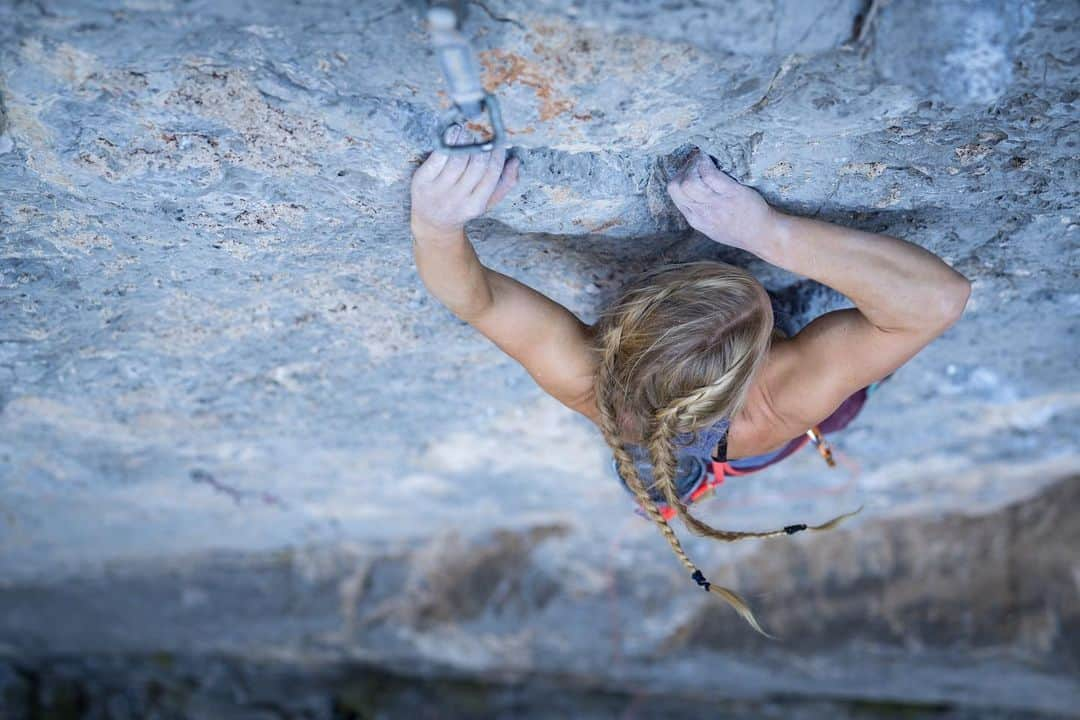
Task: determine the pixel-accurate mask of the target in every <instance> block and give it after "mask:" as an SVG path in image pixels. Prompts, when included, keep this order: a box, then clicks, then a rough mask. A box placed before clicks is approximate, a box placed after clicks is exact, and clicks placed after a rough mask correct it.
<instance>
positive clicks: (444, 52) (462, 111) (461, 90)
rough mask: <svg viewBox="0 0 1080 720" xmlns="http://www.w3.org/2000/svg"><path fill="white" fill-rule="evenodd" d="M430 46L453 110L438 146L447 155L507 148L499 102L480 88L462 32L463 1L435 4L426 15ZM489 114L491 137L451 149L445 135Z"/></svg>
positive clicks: (435, 1) (442, 126) (439, 0)
mask: <svg viewBox="0 0 1080 720" xmlns="http://www.w3.org/2000/svg"><path fill="white" fill-rule="evenodd" d="M427 20H428V29H429V31H430V32H431V44H432V46H433V47H434V48H435V54H436V55H437V56H438V58H439V65H440V66H441V67H442V71H443V76H444V77H445V78H446V85H447V87H448V88H449V91H450V99H451V100H452V101H453V103H454V106H453V107H452V108H451V109H450V111H449V112H448V113H446V115H445V116H444V117H443V118H442V121H441V122H440V123H439V128H438V136H437V138H436V143H437V144H438V146H439V149H440V151H442V152H445V153H477V152H490V151H492V150H494V149H495V148H497V147H503V146H504V145H505V144H506V128H505V127H504V126H503V121H502V113H501V112H500V111H499V101H498V100H496V99H495V96H494V95H492V94H490V93H488V92H485V91H484V86H483V85H481V84H480V73H479V71H478V70H477V65H476V59H475V58H474V57H473V52H472V47H470V45H469V41H468V39H466V37H465V35H464V33H462V32H461V26H462V23H463V22H464V20H465V5H464V3H463V2H461V0H432V2H431V3H430V5H429V7H428V11H427ZM485 113H487V117H488V123H489V124H490V126H491V137H490V138H488V139H487V140H481V141H478V142H474V143H466V144H463V145H450V144H449V143H447V142H446V131H447V130H449V129H450V127H451V126H453V125H455V124H461V125H464V124H465V122H466V121H468V120H470V119H472V118H477V117H482V116H483V115H484V114H485Z"/></svg>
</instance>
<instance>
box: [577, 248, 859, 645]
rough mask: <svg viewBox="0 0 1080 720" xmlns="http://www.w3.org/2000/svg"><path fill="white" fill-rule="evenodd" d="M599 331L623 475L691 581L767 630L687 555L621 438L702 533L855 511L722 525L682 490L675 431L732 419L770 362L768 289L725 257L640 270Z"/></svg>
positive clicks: (606, 427)
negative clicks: (639, 451) (643, 454)
mask: <svg viewBox="0 0 1080 720" xmlns="http://www.w3.org/2000/svg"><path fill="white" fill-rule="evenodd" d="M594 337H595V338H596V343H597V347H596V350H597V352H598V354H599V356H600V363H599V366H598V367H597V371H596V384H595V396H596V403H597V408H598V410H599V416H600V430H601V432H602V433H603V435H604V439H605V441H606V442H607V444H608V445H609V446H610V447H611V450H612V453H613V454H614V456H615V461H616V465H617V468H618V472H619V474H620V475H621V476H622V477H623V478H624V479H625V480H626V482H627V486H628V487H629V488H630V489H631V491H632V492H633V493H634V495H635V497H636V498H637V500H638V502H639V503H640V504H641V507H642V508H643V509H644V511H645V513H646V514H647V515H648V516H649V518H650V519H651V520H652V521H653V522H654V523H656V525H657V526H658V527H659V529H660V531H661V532H662V533H663V535H664V537H665V538H666V539H667V541H668V544H670V545H671V549H672V551H674V553H675V555H676V556H677V557H678V558H679V560H680V561H681V562H682V564H683V565H684V566H685V567H686V569H687V570H688V571H689V572H690V576H691V578H692V579H693V580H694V581H695V582H697V584H698V585H699V586H700V587H702V588H704V589H705V590H706V591H707V592H710V593H712V594H715V595H719V596H720V597H721V598H723V599H724V600H725V601H726V602H727V603H728V604H729V605H731V607H733V608H734V609H735V611H736V612H738V613H739V615H740V616H742V617H743V619H745V620H746V621H747V622H748V623H749V624H750V625H751V626H752V627H753V628H754V629H755V630H757V631H758V632H760V633H762V634H763V635H768V633H766V632H765V631H764V630H763V629H762V628H761V626H760V625H759V624H758V621H757V619H756V618H755V617H754V614H753V612H751V610H750V608H749V606H748V605H747V604H746V602H745V601H744V600H743V599H742V598H741V597H740V596H739V595H738V594H737V593H736V592H734V591H733V590H730V589H728V588H725V587H721V586H719V585H716V584H713V583H710V582H709V581H708V580H707V579H706V578H705V575H704V573H703V572H702V571H701V569H700V568H698V567H697V565H695V564H694V562H693V561H692V560H691V559H690V558H689V556H688V555H687V554H686V551H685V550H684V549H683V547H682V543H680V542H679V538H678V536H677V535H676V534H675V530H674V528H672V527H671V525H670V524H669V523H668V522H667V520H665V519H664V517H663V515H662V514H661V513H660V510H659V508H658V507H657V505H656V503H655V502H653V500H652V498H651V497H650V494H649V489H650V488H646V487H645V484H644V482H643V481H642V480H641V478H640V477H639V475H638V472H637V466H636V465H635V463H634V461H633V458H632V456H631V454H630V452H629V451H628V450H627V449H626V447H625V445H624V441H625V440H624V439H626V438H630V439H631V441H633V442H637V443H641V444H644V445H645V446H646V448H647V449H648V453H649V457H650V460H651V462H652V466H653V473H652V474H653V485H654V487H656V488H658V489H659V490H660V492H661V493H662V495H663V497H664V499H665V500H666V502H667V503H668V504H669V505H670V506H671V507H672V508H674V509H675V512H676V513H677V515H678V517H679V518H680V519H681V520H682V521H683V523H684V524H685V525H686V527H687V528H688V529H689V530H690V532H692V533H694V534H695V535H699V536H704V537H711V538H715V539H717V540H725V541H728V542H731V541H735V540H743V539H745V538H766V537H776V536H780V535H790V534H793V533H794V532H798V531H800V530H805V529H810V530H827V529H830V528H832V527H834V526H835V525H836V524H838V523H839V522H840V521H841V520H843V519H844V518H846V517H848V516H849V515H851V513H848V514H847V515H841V516H839V517H837V518H834V519H833V520H830V521H829V522H827V523H824V524H822V525H815V526H810V527H808V526H806V525H803V524H799V525H789V526H787V527H784V528H781V529H777V530H768V531H758V532H740V531H733V530H721V529H718V528H715V527H713V526H711V525H709V524H707V523H705V522H702V521H701V520H700V519H698V518H697V517H695V516H694V515H692V514H691V513H690V511H689V509H688V508H687V506H686V504H685V503H683V502H682V500H681V499H680V498H679V496H678V493H677V491H676V485H675V478H676V474H677V464H678V458H677V456H676V450H675V444H674V439H675V437H676V435H678V434H680V433H693V432H695V431H697V430H700V429H702V428H706V427H709V426H711V425H712V424H714V423H716V422H717V421H719V420H720V419H722V418H731V417H734V415H735V414H737V413H738V412H739V410H740V409H741V408H742V407H743V405H744V404H745V402H746V397H747V393H748V391H749V389H750V386H751V384H752V382H753V380H754V377H755V375H756V373H757V372H758V370H759V369H760V368H761V366H762V365H763V363H764V361H765V358H766V356H767V354H768V350H769V347H770V343H771V339H772V337H773V317H772V308H771V307H770V304H769V301H768V295H767V294H766V293H765V290H764V288H763V287H762V286H761V284H760V283H758V282H757V281H756V280H755V279H754V278H753V276H751V275H750V274H749V273H748V272H746V271H745V270H742V269H740V268H737V267H734V266H732V265H728V264H725V263H720V262H714V261H698V262H691V263H682V264H667V265H661V266H659V267H656V268H653V269H651V270H649V271H648V272H646V273H645V274H644V275H642V276H641V277H640V278H639V279H638V281H637V282H636V283H635V284H634V285H632V286H631V287H630V288H629V289H628V290H627V291H626V292H624V294H623V295H622V297H621V298H620V299H619V300H617V301H616V302H615V303H614V304H613V305H612V306H610V307H609V308H607V309H606V310H605V311H604V312H603V313H602V314H601V316H600V318H599V320H598V321H597V325H596V333H595V336H594ZM770 637H771V636H770Z"/></svg>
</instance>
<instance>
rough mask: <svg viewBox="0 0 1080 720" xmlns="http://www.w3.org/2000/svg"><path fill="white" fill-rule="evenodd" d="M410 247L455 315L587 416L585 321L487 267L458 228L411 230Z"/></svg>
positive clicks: (589, 366) (590, 362)
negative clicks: (449, 231)
mask: <svg viewBox="0 0 1080 720" xmlns="http://www.w3.org/2000/svg"><path fill="white" fill-rule="evenodd" d="M413 237H414V243H413V254H414V256H415V258H416V266H417V269H418V270H419V273H420V277H421V279H422V280H423V281H424V284H425V285H426V286H427V288H428V290H430V291H431V294H432V295H434V296H435V297H437V298H438V299H439V301H440V302H442V303H443V304H444V305H445V306H446V307H447V309H449V310H450V311H451V312H452V313H454V315H456V316H457V317H458V318H460V319H462V320H464V321H465V322H467V323H469V324H470V325H472V326H473V327H474V328H476V329H477V330H479V331H480V332H481V333H482V334H483V335H484V336H485V337H486V338H488V339H489V340H491V341H492V342H493V343H495V344H496V345H497V346H498V347H499V348H500V349H501V350H502V351H503V352H505V353H506V354H507V355H509V356H510V357H512V358H514V359H515V360H517V361H518V362H519V363H521V364H522V366H524V368H525V370H526V371H528V373H529V375H531V376H532V377H533V379H534V380H536V382H537V384H538V385H539V386H540V387H541V388H543V389H544V390H545V391H547V392H548V393H549V394H550V395H552V396H553V397H554V398H555V399H557V400H559V401H560V402H562V403H563V404H564V405H566V406H568V407H570V408H571V409H573V410H577V411H578V412H581V413H582V414H585V415H586V416H589V417H592V415H593V414H594V413H593V412H592V409H591V404H590V399H591V397H592V385H593V377H594V372H595V367H596V365H595V360H594V357H593V352H592V350H591V349H590V344H589V343H590V335H589V332H590V331H589V326H587V325H586V324H585V323H583V322H582V321H581V320H579V319H578V317H577V316H576V315H574V314H573V313H572V312H570V311H569V310H567V309H566V308H565V307H563V306H562V305H560V304H559V303H557V302H555V301H554V300H552V299H551V298H549V297H547V296H545V295H543V294H542V293H539V292H537V291H536V290H534V289H532V288H531V287H529V286H528V285H524V284H523V283H520V282H518V281H517V280H515V279H514V278H512V277H509V276H508V275H504V274H502V273H500V272H498V271H495V270H492V269H491V268H488V267H485V266H484V265H482V264H481V263H480V261H479V259H478V258H477V256H476V252H475V250H474V249H473V246H472V243H470V242H469V240H468V238H467V237H466V236H465V233H464V232H463V231H458V232H457V234H456V236H449V237H439V236H436V235H432V234H430V233H428V232H425V231H424V230H422V229H417V228H414V230H413Z"/></svg>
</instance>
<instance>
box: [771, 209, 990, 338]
mask: <svg viewBox="0 0 1080 720" xmlns="http://www.w3.org/2000/svg"><path fill="white" fill-rule="evenodd" d="M772 228H773V230H772V232H771V233H770V242H768V243H767V244H766V246H767V248H768V249H767V250H765V251H764V252H763V254H762V259H764V260H766V261H768V262H770V263H772V264H774V265H777V266H779V267H782V268H784V269H785V270H789V271H791V272H794V273H798V274H799V275H805V276H806V277H809V278H812V279H813V280H816V281H818V282H820V283H822V284H824V285H828V286H829V287H831V288H834V289H835V290H837V291H839V292H841V293H843V294H844V295H846V296H848V297H849V298H851V300H852V301H853V302H854V303H855V305H856V306H857V307H858V309H859V311H860V312H862V314H863V315H865V316H866V317H867V319H869V320H870V322H872V323H873V324H874V325H876V326H877V327H879V328H881V329H882V330H888V331H907V330H914V331H918V332H926V331H931V332H932V331H935V330H937V331H940V330H941V329H943V328H944V327H947V326H948V325H951V324H952V323H953V322H955V321H956V319H957V318H959V316H960V314H961V313H962V312H963V309H964V305H965V304H966V303H967V299H968V295H969V294H970V289H971V285H970V283H969V282H968V280H967V279H966V278H965V277H964V276H963V275H961V274H960V273H958V272H956V271H955V270H953V269H952V268H950V267H949V266H948V265H946V264H945V262H944V261H942V260H941V258H939V257H937V256H936V255H934V254H933V253H931V252H929V251H927V250H924V249H923V248H921V247H919V246H917V245H914V244H912V243H909V242H905V241H903V240H898V239H896V238H893V237H888V236H886V235H876V234H873V233H867V232H861V231H859V230H852V229H848V228H844V227H840V226H838V225H833V224H830V223H825V222H821V221H819V220H812V219H810V218H800V217H795V216H791V215H785V214H783V213H780V212H778V211H774V220H773V223H772Z"/></svg>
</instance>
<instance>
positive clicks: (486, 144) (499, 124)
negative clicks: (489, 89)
mask: <svg viewBox="0 0 1080 720" xmlns="http://www.w3.org/2000/svg"><path fill="white" fill-rule="evenodd" d="M480 111H481V112H484V111H487V116H488V122H489V123H490V125H491V137H490V138H488V139H487V140H480V141H478V142H474V143H466V144H464V145H450V144H449V143H447V142H446V132H447V131H448V130H449V129H450V128H451V127H453V126H454V125H457V124H460V125H464V124H465V122H466V121H468V120H469V117H468V116H466V114H465V112H464V111H463V110H462V109H461V108H460V107H459V106H457V105H454V107H453V108H451V109H450V111H449V112H448V113H446V115H445V116H443V119H442V122H441V123H440V125H439V130H438V135H437V136H436V138H435V142H436V144H437V145H438V147H439V151H440V152H444V153H450V154H455V153H478V152H491V151H492V150H494V149H495V148H500V147H505V146H506V128H505V127H504V126H503V121H502V113H501V112H500V111H499V101H498V100H496V99H495V96H494V95H491V94H490V93H489V94H486V95H484V99H483V100H481V101H480Z"/></svg>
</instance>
